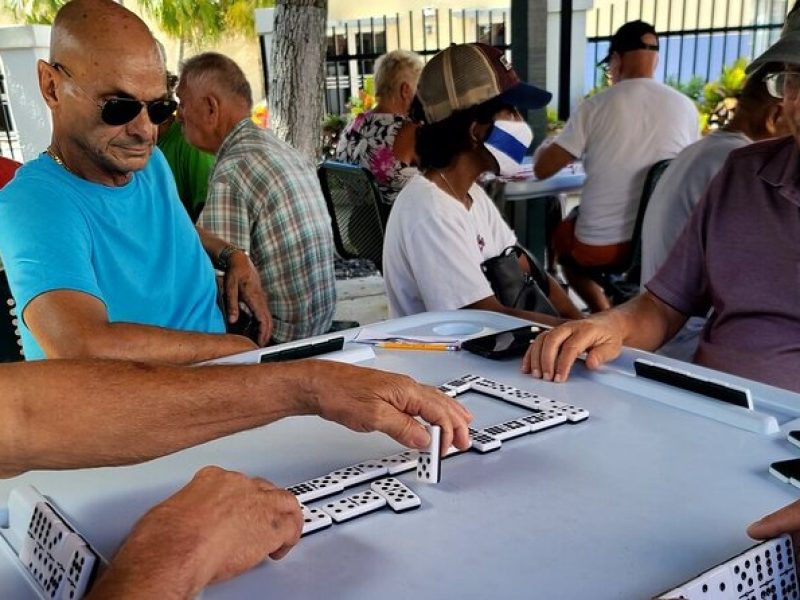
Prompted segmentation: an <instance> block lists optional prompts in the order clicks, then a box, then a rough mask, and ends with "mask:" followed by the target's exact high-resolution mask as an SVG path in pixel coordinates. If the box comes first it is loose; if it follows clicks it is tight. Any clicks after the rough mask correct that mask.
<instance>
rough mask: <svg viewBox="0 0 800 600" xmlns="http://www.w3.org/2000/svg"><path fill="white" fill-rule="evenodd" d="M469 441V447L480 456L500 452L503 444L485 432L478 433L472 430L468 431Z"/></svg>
mask: <svg viewBox="0 0 800 600" xmlns="http://www.w3.org/2000/svg"><path fill="white" fill-rule="evenodd" d="M469 441H470V447H471V448H472V449H473V450H476V451H477V452H480V453H481V454H486V453H488V452H494V451H495V450H500V448H502V446H503V442H501V441H500V440H498V439H497V438H496V437H494V436H492V435H489V434H488V433H486V432H485V431H478V430H476V429H472V428H470V430H469Z"/></svg>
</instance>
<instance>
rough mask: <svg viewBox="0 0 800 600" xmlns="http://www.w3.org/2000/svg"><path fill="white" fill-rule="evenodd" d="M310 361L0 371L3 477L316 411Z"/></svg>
mask: <svg viewBox="0 0 800 600" xmlns="http://www.w3.org/2000/svg"><path fill="white" fill-rule="evenodd" d="M314 363H315V361H306V362H302V363H283V364H281V365H280V366H279V367H276V366H275V365H249V366H226V367H196V368H190V367H173V366H167V365H152V364H149V365H148V364H141V363H128V362H115V361H46V362H34V363H25V364H14V365H4V366H0V477H8V476H12V475H15V474H18V473H21V472H23V471H26V470H29V469H67V468H79V467H88V466H103V465H120V464H130V463H134V462H140V461H142V460H149V459H151V458H155V457H158V456H162V455H164V454H169V453H171V452H175V451H177V450H180V449H182V448H186V447H189V446H192V445H195V444H199V443H202V442H205V441H207V440H211V439H214V438H217V437H220V436H223V435H227V434H230V433H233V432H236V431H241V430H244V429H250V428H253V427H258V426H260V425H265V424H267V423H271V422H273V421H275V420H277V419H280V418H283V417H286V416H289V415H293V414H308V413H311V412H314V410H315V409H313V408H312V407H310V406H309V405H308V404H307V403H306V401H305V399H308V398H309V397H310V395H309V394H308V393H307V391H306V390H304V389H303V388H302V382H309V381H311V380H312V379H313V377H312V373H313V371H314V368H315V367H314Z"/></svg>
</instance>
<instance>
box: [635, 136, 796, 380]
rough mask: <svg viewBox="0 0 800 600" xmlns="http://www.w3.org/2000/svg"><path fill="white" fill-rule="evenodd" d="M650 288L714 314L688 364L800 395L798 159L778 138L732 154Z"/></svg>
mask: <svg viewBox="0 0 800 600" xmlns="http://www.w3.org/2000/svg"><path fill="white" fill-rule="evenodd" d="M646 287H647V289H648V290H649V291H650V292H651V293H653V294H654V295H656V296H657V297H658V298H659V299H661V300H662V301H664V302H666V303H667V304H669V305H670V306H672V307H673V308H675V309H676V310H678V311H680V312H681V313H683V314H685V315H697V316H704V315H705V314H706V313H707V311H708V310H709V308H713V309H714V312H713V314H712V316H711V318H709V319H708V322H707V323H706V326H705V328H704V329H703V332H702V335H701V337H700V343H699V346H698V348H697V353H696V354H695V358H694V361H695V362H696V363H698V364H701V365H705V366H707V367H711V368H713V369H718V370H721V371H727V372H729V373H734V374H736V375H741V376H743V377H749V378H751V379H756V380H758V381H763V382H765V383H769V384H772V385H776V386H779V387H782V388H787V389H790V390H794V391H796V392H800V152H799V151H798V147H797V144H796V143H795V140H794V138H792V137H784V138H779V139H776V140H769V141H766V142H761V143H757V144H751V145H749V146H745V147H744V148H741V149H738V150H734V151H733V152H731V154H730V155H729V157H728V160H727V162H726V163H725V166H724V167H723V168H722V170H721V171H720V172H719V174H718V175H717V176H716V177H715V178H714V179H713V180H712V182H711V184H710V185H709V187H708V189H707V190H706V193H705V195H704V196H703V198H702V200H701V201H700V203H699V204H698V206H697V208H696V209H695V211H694V213H692V217H691V219H690V220H689V222H688V223H687V224H686V228H685V229H684V230H683V233H682V234H681V237H680V238H678V241H677V242H676V244H675V246H674V247H673V249H672V251H671V253H670V255H669V257H668V259H667V261H666V262H665V263H664V265H663V266H662V267H661V269H660V270H659V271H658V272H657V273H656V275H655V277H653V279H651V280H650V281H649V282H648V283H647V286H646Z"/></svg>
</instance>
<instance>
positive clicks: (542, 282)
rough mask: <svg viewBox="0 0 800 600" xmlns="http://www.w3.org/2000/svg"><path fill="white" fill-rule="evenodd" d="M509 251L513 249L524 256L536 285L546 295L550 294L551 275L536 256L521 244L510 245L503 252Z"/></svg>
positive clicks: (518, 255)
mask: <svg viewBox="0 0 800 600" xmlns="http://www.w3.org/2000/svg"><path fill="white" fill-rule="evenodd" d="M509 251H513V252H514V253H515V254H516V255H517V257H520V256H524V257H525V259H526V260H527V262H528V271H529V273H530V276H531V277H532V278H533V280H534V281H535V282H536V285H538V286H539V288H540V289H541V290H542V291H543V292H544V294H545V295H546V296H549V295H550V277H548V275H547V273H546V272H545V270H544V268H543V267H542V265H541V264H540V263H539V261H538V260H537V259H536V257H535V256H534V255H533V254H531V253H530V252H529V251H528V249H527V248H525V247H523V246H520V245H519V244H517V245H516V246H509V247H508V248H506V249H505V250H503V254H506V253H507V252H509Z"/></svg>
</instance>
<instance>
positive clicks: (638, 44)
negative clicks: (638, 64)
mask: <svg viewBox="0 0 800 600" xmlns="http://www.w3.org/2000/svg"><path fill="white" fill-rule="evenodd" d="M647 33H651V34H653V35H654V36H656V37H658V34H657V33H656V28H655V27H653V26H652V25H650V23H645V22H644V21H631V22H630V23H625V25H623V26H622V27H620V28H619V29H617V31H616V33H614V35H613V36H611V45H610V46H609V47H608V55H607V56H606V57H605V58H604V59H603V60H601V61H600V62H599V63H597V64H598V65H602V64H605V63H607V62H609V61H610V60H611V55H612V54H613V53H614V52H617V53H618V54H622V53H623V52H630V51H631V50H654V51H656V52H658V42H656V44H655V45H653V44H646V43H645V42H643V41H642V36H644V35H645V34H647Z"/></svg>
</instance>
